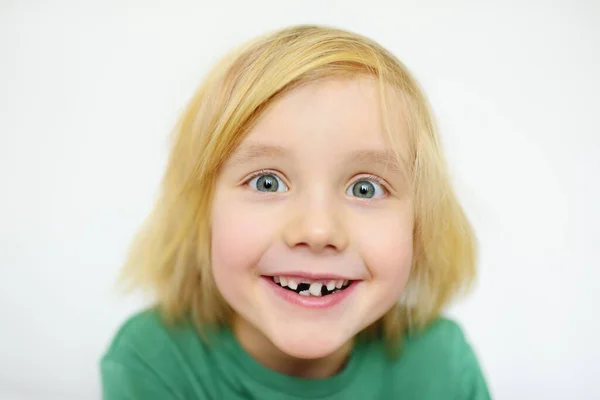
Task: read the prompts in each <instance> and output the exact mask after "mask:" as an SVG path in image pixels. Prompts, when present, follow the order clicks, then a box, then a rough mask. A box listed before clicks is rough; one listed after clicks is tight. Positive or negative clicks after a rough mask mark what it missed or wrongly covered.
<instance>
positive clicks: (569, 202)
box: [0, 0, 600, 400]
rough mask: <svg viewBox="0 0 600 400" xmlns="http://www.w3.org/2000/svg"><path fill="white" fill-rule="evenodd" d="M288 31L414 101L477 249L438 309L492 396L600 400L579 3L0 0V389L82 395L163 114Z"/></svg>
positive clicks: (595, 101)
mask: <svg viewBox="0 0 600 400" xmlns="http://www.w3.org/2000/svg"><path fill="white" fill-rule="evenodd" d="M217 4H218V5H217ZM295 23H324V24H331V25H335V26H339V27H342V28H347V29H351V30H355V31H357V32H359V33H362V34H365V35H367V36H370V37H372V38H374V39H375V40H377V41H379V42H380V43H382V44H383V45H384V46H386V47H388V48H389V49H390V50H391V51H392V52H394V53H395V54H396V55H397V56H398V57H399V58H400V59H401V60H403V61H404V62H405V63H406V64H407V65H408V67H409V68H410V69H411V70H412V71H413V72H414V74H415V75H416V77H417V78H418V79H419V80H420V82H421V83H422V85H423V86H424V88H425V91H426V92H427V94H428V95H429V97H430V100H431V102H432V104H433V108H434V110H435V113H436V115H437V118H438V120H439V123H440V127H441V133H442V137H443V142H444V146H445V148H446V152H447V156H448V159H449V161H450V165H451V168H452V173H453V175H454V177H455V182H456V186H457V190H458V192H459V195H460V197H461V200H462V201H463V203H464V204H465V207H466V209H467V211H468V214H469V216H470V217H471V219H472V221H473V223H474V225H475V228H476V230H477V233H478V236H479V238H480V241H481V259H480V271H481V273H480V279H479V283H478V285H477V287H476V289H475V290H474V292H473V293H472V295H471V296H470V297H469V298H468V299H466V300H465V301H463V302H461V303H459V304H458V305H457V306H456V307H455V308H454V309H452V310H451V312H452V315H454V316H455V317H456V318H457V319H458V320H459V322H460V323H461V324H462V326H463V327H464V328H465V331H466V333H467V334H468V336H469V338H470V339H471V341H472V343H473V345H474V347H475V349H476V351H477V352H478V354H479V356H480V358H481V362H482V364H483V368H484V371H485V374H486V376H487V378H488V380H489V384H490V387H491V390H492V393H493V395H494V398H498V399H511V400H513V399H600V383H599V382H598V375H599V374H600V365H599V363H600V345H599V339H598V338H599V337H600V322H599V316H600V313H599V312H598V310H597V308H598V306H599V305H600V291H599V289H600V283H599V282H600V273H599V270H600V262H599V261H598V255H597V254H598V249H599V247H600V243H599V239H600V228H599V227H600V212H599V211H598V207H599V206H600V187H599V186H600V183H599V182H600V178H598V174H600V161H599V158H598V156H599V152H600V129H599V128H600V122H599V110H598V109H599V107H600V95H599V92H600V78H599V74H600V55H599V54H600V2H599V1H597V0H596V1H594V0H589V1H568V0H565V1H561V2H559V1H552V2H550V1H549V2H545V3H535V2H532V1H521V2H516V1H515V2H513V3H512V4H511V2H510V1H507V0H502V1H478V2H475V1H473V2H465V1H442V0H439V1H410V2H407V1H393V2H392V1H390V2H383V1H373V0H370V1H363V2H350V1H348V0H344V1H322V2H317V1H306V0H304V1H296V2H288V1H286V2H284V1H257V0H253V1H236V2H230V1H216V2H211V3H205V2H202V1H189V2H185V3H184V2H175V1H170V2H166V1H165V2H163V3H162V4H159V3H157V2H152V1H139V2H137V3H134V2H131V1H119V2H117V1H98V2H96V3H95V4H93V3H86V2H83V1H79V2H75V1H73V2H71V3H68V2H66V1H63V2H58V1H49V0H45V1H41V0H40V1H35V2H34V1H25V0H23V1H6V0H2V1H0V187H1V192H0V268H1V275H0V321H1V322H0V324H1V326H0V398H1V399H7V400H12V399H98V398H99V390H100V386H99V376H98V370H97V363H98V359H99V358H100V356H101V354H102V352H103V351H104V349H105V348H106V346H107V345H108V342H109V340H110V339H111V336H112V335H113V333H114V331H115V329H117V327H118V325H119V324H120V323H121V322H122V321H123V319H124V318H126V317H127V316H128V315H129V314H130V313H132V312H134V311H135V310H136V309H138V308H139V307H140V306H141V305H142V299H141V298H140V297H121V296H120V295H118V294H117V293H116V292H115V291H114V286H113V284H114V281H115V277H116V275H117V271H118V270H119V267H120V264H121V263H122V261H123V258H124V254H125V251H126V249H127V247H128V245H129V241H130V239H131V237H132V235H133V234H134V232H135V231H136V229H137V227H138V225H139V224H140V222H141V221H142V219H143V218H144V216H145V215H146V213H147V212H148V210H149V208H150V206H151V204H152V201H153V198H154V196H155V194H156V189H157V185H158V183H159V180H160V177H161V173H162V170H163V167H164V164H165V161H166V155H167V153H166V151H167V136H168V133H169V131H170V129H171V127H172V126H173V124H174V122H175V120H176V118H177V116H178V115H179V113H180V111H181V110H182V107H183V106H184V105H185V103H186V101H187V100H188V98H189V97H190V96H191V94H192V92H193V91H194V89H195V88H196V87H197V85H198V84H199V83H200V81H201V80H202V78H203V76H204V73H205V72H206V71H207V69H208V68H209V67H210V66H211V65H212V64H213V63H214V62H215V61H216V60H217V59H218V58H219V57H220V56H221V55H222V54H223V53H224V52H225V51H226V50H228V49H229V48H230V47H231V46H233V45H236V44H239V43H241V42H242V41H245V40H247V39H249V38H251V37H253V36H255V35H257V34H259V33H263V32H265V31H268V30H271V29H274V28H279V27H283V26H286V25H289V24H295Z"/></svg>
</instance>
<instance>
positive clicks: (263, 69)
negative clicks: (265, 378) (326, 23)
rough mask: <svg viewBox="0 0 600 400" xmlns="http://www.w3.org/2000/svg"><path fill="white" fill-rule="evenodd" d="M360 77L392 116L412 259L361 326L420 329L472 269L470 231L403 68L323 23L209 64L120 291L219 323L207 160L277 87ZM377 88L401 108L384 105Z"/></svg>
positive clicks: (392, 333) (230, 144)
mask: <svg viewBox="0 0 600 400" xmlns="http://www.w3.org/2000/svg"><path fill="white" fill-rule="evenodd" d="M359 74H363V75H364V74H368V75H370V76H373V77H375V78H376V79H377V81H378V83H379V88H380V93H381V100H382V112H383V120H384V123H385V124H386V125H385V126H386V132H387V134H388V136H389V138H390V139H391V140H392V142H394V141H397V140H398V139H397V136H398V135H397V134H396V135H394V132H392V130H391V128H390V126H389V122H388V121H389V116H394V115H398V113H401V112H402V113H403V117H404V118H405V119H406V120H407V123H408V128H409V129H408V130H409V142H410V143H409V145H410V151H409V159H408V160H406V162H407V165H408V167H409V168H408V171H409V173H410V175H411V178H412V179H411V181H412V190H413V199H414V200H413V201H414V207H415V209H414V212H415V228H414V260H413V265H412V270H411V274H410V278H409V281H408V284H407V288H406V290H405V293H404V294H403V296H402V299H400V300H399V302H398V304H397V305H396V306H395V307H394V308H393V309H392V310H390V311H389V312H388V313H387V314H386V315H385V316H383V317H382V318H381V319H380V320H379V321H377V322H376V323H374V324H373V325H372V326H371V327H369V328H368V329H366V330H365V332H383V333H384V335H385V337H386V338H388V339H390V340H394V339H400V338H401V336H402V335H403V334H404V333H405V332H406V331H407V329H413V328H417V329H419V328H423V327H425V326H426V325H427V324H428V323H430V322H431V321H432V320H433V319H434V318H436V317H437V316H438V315H439V314H440V312H441V311H442V309H443V307H444V306H446V305H447V304H448V303H449V301H451V300H452V299H453V298H454V296H455V295H456V294H458V292H459V291H461V289H464V288H466V287H467V286H468V285H469V284H470V283H471V281H472V280H473V278H474V276H475V260H476V246H475V237H474V234H473V232H472V229H471V226H470V224H469V222H468V220H467V218H466V217H465V214H464V212H463V210H462V208H461V206H460V205H459V203H458V201H457V199H456V197H455V195H454V193H453V190H452V186H451V183H450V179H449V177H448V173H447V168H446V163H445V160H444V157H443V155H442V152H441V146H440V143H439V139H438V136H437V133H436V129H435V127H434V123H433V118H432V116H431V112H430V110H429V107H428V105H427V101H426V99H425V97H424V95H423V93H422V92H421V90H420V88H419V87H418V84H417V82H416V81H415V80H414V79H413V77H412V76H411V75H410V73H409V72H408V70H407V68H406V67H405V66H404V65H403V64H402V63H401V62H400V61H399V60H397V59H396V58H395V57H394V56H393V55H392V54H390V53H389V52H388V51H387V50H386V49H384V48H383V47H381V46H380V45H379V44H377V43H375V42H374V41H372V40H370V39H368V38H366V37H363V36H360V35H357V34H354V33H352V32H348V31H344V30H340V29H334V28H330V27H323V26H295V27H290V28H286V29H282V30H279V31H277V32H273V33H270V34H268V35H264V36H262V37H259V38H257V39H255V40H253V41H250V42H249V43H247V44H245V45H243V46H241V47H240V48H238V49H236V50H234V51H233V52H232V53H230V54H229V55H228V56H226V57H225V58H224V59H223V60H222V61H221V62H220V63H218V64H217V65H216V66H215V67H214V68H213V70H212V71H211V72H210V73H209V75H208V77H207V78H206V80H205V81H204V83H203V85H202V86H201V87H200V88H199V89H198V91H197V92H196V94H195V95H194V97H193V98H192V100H191V102H190V103H189V105H188V106H187V109H186V110H185V112H184V113H183V116H182V118H181V119H180V121H179V122H178V123H177V125H176V128H175V130H174V137H173V140H174V142H173V145H172V149H171V154H170V159H169V162H168V166H167V168H166V172H165V175H164V178H163V181H162V190H161V192H160V197H159V199H158V200H157V202H156V204H155V206H154V209H153V210H152V212H151V214H150V215H149V217H148V218H147V220H146V222H145V224H144V225H143V226H142V228H141V230H140V232H139V233H138V235H137V237H136V239H135V241H134V243H133V246H132V248H131V251H130V253H129V256H128V258H127V260H126V263H125V266H124V268H123V278H124V280H125V281H126V283H128V284H129V286H130V287H131V288H133V287H143V288H147V289H150V290H151V291H152V293H153V295H154V296H155V298H156V300H157V303H158V305H159V307H160V309H161V310H162V314H163V315H164V316H165V317H167V318H168V319H169V320H176V319H179V318H182V317H184V316H185V315H188V314H191V316H192V317H193V319H194V321H195V322H196V323H197V324H198V325H200V326H206V325H213V324H224V325H226V324H228V323H229V321H230V317H231V315H232V312H233V311H232V310H231V308H230V307H229V306H228V305H227V303H226V302H225V300H224V299H223V298H222V296H221V295H220V293H219V291H218V289H217V288H216V285H215V282H214V279H213V276H212V270H211V267H210V238H211V230H210V227H211V221H210V216H211V212H210V211H211V201H212V195H213V190H214V186H215V181H216V179H217V176H218V171H219V167H220V166H221V164H222V163H223V162H224V161H225V160H226V159H227V157H228V156H229V154H230V153H231V152H232V151H233V150H234V149H235V147H236V146H237V145H238V144H239V142H240V141H241V140H242V139H243V137H244V135H245V134H246V132H248V130H249V129H250V128H251V127H252V125H253V123H254V122H255V121H256V119H257V118H258V117H259V116H260V115H261V114H262V113H263V112H264V111H265V109H266V108H267V107H268V106H269V105H270V104H272V103H273V102H274V101H275V100H276V99H277V98H278V97H279V96H281V95H282V94H283V93H285V92H287V91H289V90H292V89H293V88H295V87H297V86H298V85H300V84H304V83H308V82H314V81H315V80H318V79H323V78H329V77H348V78H352V77H355V76H357V75H359ZM386 85H388V86H391V87H393V88H395V89H396V90H395V92H397V95H398V96H399V98H400V99H401V101H402V104H403V106H404V110H393V109H392V110H390V109H389V106H388V105H387V102H386V94H385V92H386Z"/></svg>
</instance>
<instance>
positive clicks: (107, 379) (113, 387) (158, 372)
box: [100, 309, 211, 399]
mask: <svg viewBox="0 0 600 400" xmlns="http://www.w3.org/2000/svg"><path fill="white" fill-rule="evenodd" d="M209 358H210V351H209V350H208V348H207V346H206V345H205V343H204V342H203V341H202V340H200V337H199V336H198V335H197V334H196V330H195V329H194V327H193V324H192V323H191V322H189V321H182V322H178V323H169V322H167V321H165V320H164V319H163V317H162V316H161V314H160V313H159V312H158V311H157V310H156V309H148V310H145V311H142V312H140V313H138V314H135V315H133V316H132V317H130V318H129V319H127V320H126V321H125V322H124V323H123V324H122V325H121V327H120V328H119V329H118V331H117V333H116V334H115V336H114V338H113V339H112V341H111V343H110V345H109V346H108V349H107V350H106V352H105V353H104V355H103V357H102V359H101V360H100V372H101V376H102V386H103V392H104V393H112V392H115V393H117V392H118V394H119V396H120V395H122V393H130V392H132V391H135V392H136V393H139V396H140V398H142V393H144V394H145V393H146V392H145V391H148V390H152V393H153V394H152V396H150V395H148V396H146V397H143V398H147V399H154V398H160V397H159V396H158V394H160V395H162V396H163V397H162V398H183V397H186V395H189V394H190V393H191V391H193V390H194V388H193V387H192V386H193V382H189V381H188V380H187V379H186V378H185V377H186V376H190V375H191V374H195V375H196V376H198V377H202V376H205V377H206V376H208V375H209V374H210V365H211V362H210V360H209ZM194 394H196V393H194ZM119 396H109V395H106V394H105V397H104V398H108V399H113V398H114V399H117V398H119V399H120V398H121V397H119ZM196 397H198V396H196ZM135 398H138V397H135ZM200 398H203V397H202V396H200Z"/></svg>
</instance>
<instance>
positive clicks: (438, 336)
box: [404, 318, 470, 360]
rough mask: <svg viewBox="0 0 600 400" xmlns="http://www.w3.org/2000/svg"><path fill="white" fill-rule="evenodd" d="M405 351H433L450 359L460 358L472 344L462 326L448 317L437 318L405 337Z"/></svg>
mask: <svg viewBox="0 0 600 400" xmlns="http://www.w3.org/2000/svg"><path fill="white" fill-rule="evenodd" d="M404 350H405V351H407V352H411V351H418V352H427V353H429V352H433V353H434V354H439V355H443V356H444V358H446V359H449V360H457V359H460V358H461V357H462V356H463V355H465V353H466V352H469V351H470V346H469V344H468V342H467V339H466V336H465V334H464V332H463V329H462V328H461V326H460V325H459V324H458V323H457V322H455V321H453V320H451V319H448V318H437V319H436V320H434V321H433V322H432V323H431V324H430V325H428V326H427V327H426V328H425V329H423V330H421V331H417V332H413V333H410V334H408V335H407V336H406V339H405V348H404Z"/></svg>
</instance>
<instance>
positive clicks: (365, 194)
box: [346, 179, 386, 199]
mask: <svg viewBox="0 0 600 400" xmlns="http://www.w3.org/2000/svg"><path fill="white" fill-rule="evenodd" d="M385 193H386V190H385V189H384V188H383V187H382V186H381V185H380V184H378V183H376V182H373V180H371V179H361V180H358V181H356V182H354V183H353V184H352V185H350V187H349V188H348V190H347V191H346V194H347V195H348V196H354V197H358V198H361V199H372V198H377V197H383V196H385Z"/></svg>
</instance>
